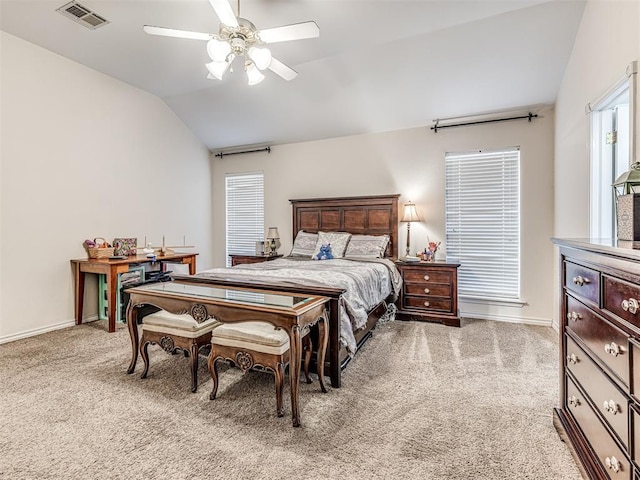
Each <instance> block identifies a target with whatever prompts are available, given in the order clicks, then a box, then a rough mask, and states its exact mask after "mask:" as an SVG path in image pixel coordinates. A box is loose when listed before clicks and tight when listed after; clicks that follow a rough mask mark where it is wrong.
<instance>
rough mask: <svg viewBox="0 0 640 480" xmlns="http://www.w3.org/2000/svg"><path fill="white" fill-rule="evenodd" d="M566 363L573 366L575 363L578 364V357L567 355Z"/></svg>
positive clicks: (573, 354)
mask: <svg viewBox="0 0 640 480" xmlns="http://www.w3.org/2000/svg"><path fill="white" fill-rule="evenodd" d="M567 362H569V363H573V364H574V365H575V364H576V363H578V357H577V356H576V354H575V353H572V354H571V355H567Z"/></svg>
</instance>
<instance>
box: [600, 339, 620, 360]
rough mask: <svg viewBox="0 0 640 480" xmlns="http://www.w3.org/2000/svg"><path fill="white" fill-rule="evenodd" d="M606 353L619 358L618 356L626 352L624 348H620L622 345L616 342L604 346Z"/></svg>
mask: <svg viewBox="0 0 640 480" xmlns="http://www.w3.org/2000/svg"><path fill="white" fill-rule="evenodd" d="M604 351H605V352H607V353H608V354H609V355H612V356H614V357H617V356H618V355H622V353H623V352H624V350H623V349H622V347H620V345H618V344H617V343H615V342H611V343H605V344H604Z"/></svg>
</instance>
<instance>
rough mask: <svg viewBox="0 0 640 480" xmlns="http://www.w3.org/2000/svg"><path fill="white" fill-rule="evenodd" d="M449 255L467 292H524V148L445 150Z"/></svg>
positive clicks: (486, 295)
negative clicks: (521, 228) (521, 227)
mask: <svg viewBox="0 0 640 480" xmlns="http://www.w3.org/2000/svg"><path fill="white" fill-rule="evenodd" d="M445 182H446V187H445V188H446V190H445V213H446V242H447V260H448V261H452V262H460V269H459V273H458V292H459V294H460V296H461V297H469V298H477V299H496V300H507V301H508V300H518V299H519V297H520V149H519V148H509V149H504V150H500V151H480V152H478V151H476V152H466V153H447V154H446V155H445Z"/></svg>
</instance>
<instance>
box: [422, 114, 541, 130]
mask: <svg viewBox="0 0 640 480" xmlns="http://www.w3.org/2000/svg"><path fill="white" fill-rule="evenodd" d="M537 117H538V114H537V113H531V112H529V113H528V114H527V115H520V116H517V117H505V118H492V119H491V120H476V121H474V122H461V123H450V124H448V125H440V119H437V120H436V124H435V125H434V126H433V127H431V130H433V133H438V130H440V129H442V128H451V127H464V126H466V125H479V124H482V123H494V122H506V121H508V120H523V119H525V118H526V119H527V120H528V121H529V122H531V120H532V119H534V118H537Z"/></svg>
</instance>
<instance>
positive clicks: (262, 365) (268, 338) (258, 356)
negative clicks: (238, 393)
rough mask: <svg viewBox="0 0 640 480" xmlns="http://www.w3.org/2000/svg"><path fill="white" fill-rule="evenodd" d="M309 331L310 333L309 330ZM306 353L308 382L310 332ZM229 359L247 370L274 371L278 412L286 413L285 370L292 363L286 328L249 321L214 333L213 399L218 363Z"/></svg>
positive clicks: (304, 341)
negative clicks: (284, 405)
mask: <svg viewBox="0 0 640 480" xmlns="http://www.w3.org/2000/svg"><path fill="white" fill-rule="evenodd" d="M306 333H308V332H306ZM302 345H303V353H304V375H305V377H306V380H307V383H311V378H310V377H309V363H310V361H311V351H312V344H311V338H310V335H305V336H304V337H303V338H302ZM218 360H227V361H229V362H231V363H233V364H234V365H236V366H238V367H240V368H241V369H242V370H244V371H245V372H246V371H247V370H251V369H254V370H261V371H267V372H271V373H273V375H274V376H275V381H276V412H277V414H278V416H279V417H282V416H283V415H284V410H283V407H282V387H283V385H284V371H285V368H286V367H287V365H289V336H288V335H287V333H286V332H285V331H284V330H281V329H280V330H276V329H275V327H274V326H273V325H271V324H270V323H267V322H256V321H246V322H239V323H224V324H222V325H220V326H218V327H216V329H215V330H213V332H212V335H211V353H210V354H209V372H210V373H211V378H212V380H213V390H212V391H211V395H210V396H209V398H210V399H211V400H214V399H215V398H216V394H217V393H218V370H217V366H216V362H217V361H218Z"/></svg>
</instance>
